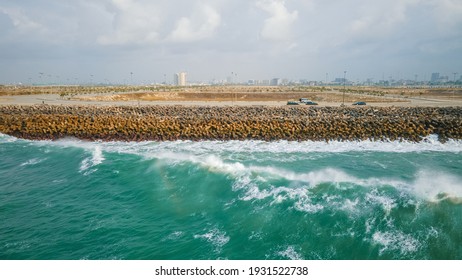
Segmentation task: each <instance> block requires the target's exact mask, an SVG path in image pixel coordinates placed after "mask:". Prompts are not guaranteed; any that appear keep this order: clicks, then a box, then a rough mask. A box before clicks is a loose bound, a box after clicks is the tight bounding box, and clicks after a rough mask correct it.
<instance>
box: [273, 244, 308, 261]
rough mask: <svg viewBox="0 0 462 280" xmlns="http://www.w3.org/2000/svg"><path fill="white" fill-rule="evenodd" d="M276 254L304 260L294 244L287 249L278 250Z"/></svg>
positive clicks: (290, 258)
mask: <svg viewBox="0 0 462 280" xmlns="http://www.w3.org/2000/svg"><path fill="white" fill-rule="evenodd" d="M276 255H278V256H281V257H283V258H286V259H289V260H303V257H302V255H301V254H300V253H299V252H297V250H296V249H295V247H294V246H288V247H287V248H286V249H284V250H282V251H279V252H277V253H276Z"/></svg>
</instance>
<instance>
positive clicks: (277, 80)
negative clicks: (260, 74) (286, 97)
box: [270, 78, 281, 86]
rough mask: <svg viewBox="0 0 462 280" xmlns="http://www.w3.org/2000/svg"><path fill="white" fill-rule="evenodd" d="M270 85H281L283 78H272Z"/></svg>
mask: <svg viewBox="0 0 462 280" xmlns="http://www.w3.org/2000/svg"><path fill="white" fill-rule="evenodd" d="M270 85H272V86H279V85H281V79H279V78H274V79H272V80H271V82H270Z"/></svg>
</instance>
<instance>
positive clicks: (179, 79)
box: [173, 72, 186, 87]
mask: <svg viewBox="0 0 462 280" xmlns="http://www.w3.org/2000/svg"><path fill="white" fill-rule="evenodd" d="M173 81H174V84H175V85H176V86H182V87H184V86H186V72H180V73H176V74H175V75H174V76H173Z"/></svg>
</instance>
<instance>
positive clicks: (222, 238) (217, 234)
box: [194, 228, 230, 252]
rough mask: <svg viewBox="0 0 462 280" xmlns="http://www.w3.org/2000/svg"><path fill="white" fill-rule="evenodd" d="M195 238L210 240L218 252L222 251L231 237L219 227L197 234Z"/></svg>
mask: <svg viewBox="0 0 462 280" xmlns="http://www.w3.org/2000/svg"><path fill="white" fill-rule="evenodd" d="M194 238H195V239H203V240H205V241H207V242H209V243H210V244H211V245H212V246H213V247H214V248H215V251H217V252H220V251H221V249H222V247H223V246H225V245H226V244H227V243H228V242H229V239H230V238H229V236H227V235H226V232H223V231H220V230H219V229H218V228H213V229H211V230H210V231H208V232H207V233H204V234H196V235H194Z"/></svg>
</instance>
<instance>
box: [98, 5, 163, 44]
mask: <svg viewBox="0 0 462 280" xmlns="http://www.w3.org/2000/svg"><path fill="white" fill-rule="evenodd" d="M108 7H109V10H110V11H111V12H112V13H113V15H114V16H113V30H112V32H111V33H110V34H105V35H102V36H99V38H98V42H99V43H100V44H103V45H124V44H134V45H137V44H153V43H157V42H158V41H159V31H158V30H159V28H160V24H161V19H160V15H159V10H158V8H157V7H156V6H155V4H154V3H152V1H149V2H140V1H134V0H111V1H110V3H109V4H108Z"/></svg>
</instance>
